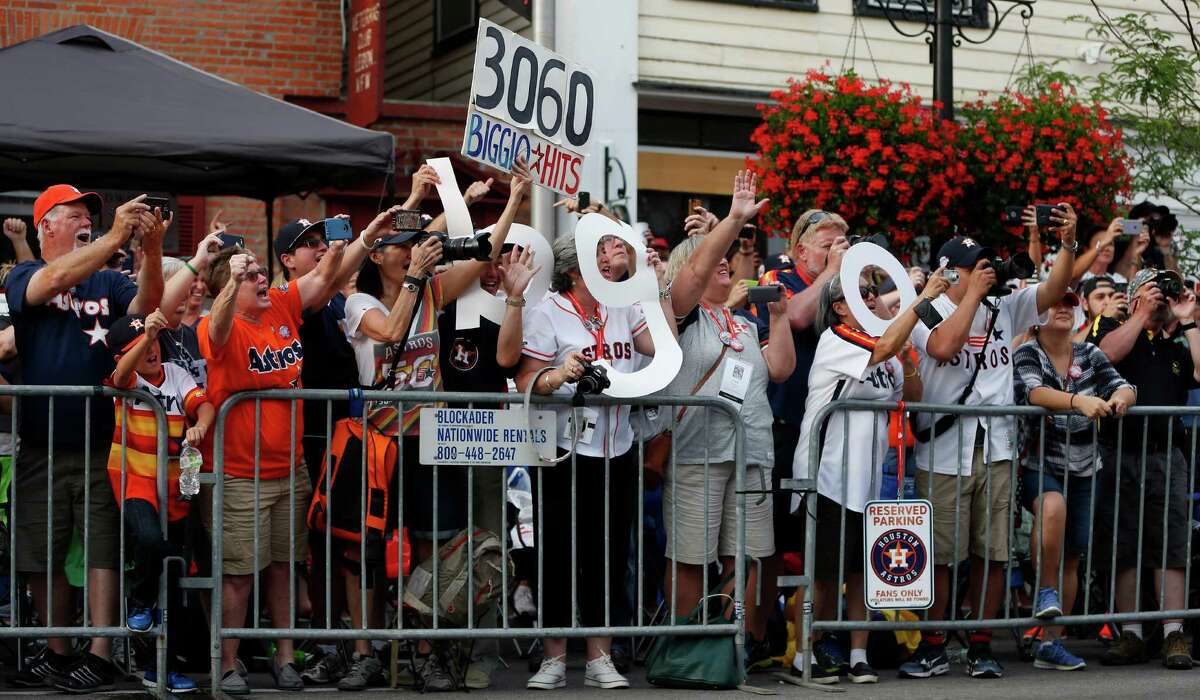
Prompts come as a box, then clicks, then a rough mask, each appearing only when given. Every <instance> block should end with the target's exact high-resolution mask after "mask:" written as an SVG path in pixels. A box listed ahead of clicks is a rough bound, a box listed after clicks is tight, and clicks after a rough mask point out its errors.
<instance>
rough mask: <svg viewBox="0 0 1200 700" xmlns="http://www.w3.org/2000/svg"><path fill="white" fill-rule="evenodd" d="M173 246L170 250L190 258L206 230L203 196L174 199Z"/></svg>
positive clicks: (182, 256)
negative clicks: (174, 234) (174, 235)
mask: <svg viewBox="0 0 1200 700" xmlns="http://www.w3.org/2000/svg"><path fill="white" fill-rule="evenodd" d="M175 203H176V210H175V225H174V226H173V227H172V228H174V229H175V233H176V237H175V246H174V248H173V249H172V250H171V251H170V252H171V253H172V254H174V255H177V256H179V257H181V258H184V259H187V258H190V257H191V255H192V253H194V252H196V246H197V245H199V244H200V241H201V240H203V238H204V236H205V234H206V233H207V232H208V231H207V223H205V220H204V197H177V198H176V200H175Z"/></svg>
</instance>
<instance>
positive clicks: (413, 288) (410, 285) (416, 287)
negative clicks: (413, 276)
mask: <svg viewBox="0 0 1200 700" xmlns="http://www.w3.org/2000/svg"><path fill="white" fill-rule="evenodd" d="M402 286H403V287H404V289H406V290H408V291H410V292H412V293H413V294H416V293H417V292H419V291H421V287H420V286H419V285H417V284H416V283H414V282H409V281H408V280H407V279H405V280H404V284H403V285H402Z"/></svg>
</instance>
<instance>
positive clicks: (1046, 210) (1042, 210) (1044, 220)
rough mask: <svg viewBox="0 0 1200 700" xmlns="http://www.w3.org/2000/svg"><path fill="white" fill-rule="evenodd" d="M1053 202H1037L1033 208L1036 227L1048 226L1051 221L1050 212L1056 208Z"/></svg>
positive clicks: (1050, 224)
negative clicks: (1035, 216) (1035, 215)
mask: <svg viewBox="0 0 1200 700" xmlns="http://www.w3.org/2000/svg"><path fill="white" fill-rule="evenodd" d="M1057 208H1058V207H1056V206H1055V205H1053V204H1038V205H1037V206H1036V207H1034V209H1035V210H1036V212H1037V225H1038V228H1050V227H1051V226H1052V225H1053V223H1051V221H1050V212H1052V211H1054V210H1055V209H1057Z"/></svg>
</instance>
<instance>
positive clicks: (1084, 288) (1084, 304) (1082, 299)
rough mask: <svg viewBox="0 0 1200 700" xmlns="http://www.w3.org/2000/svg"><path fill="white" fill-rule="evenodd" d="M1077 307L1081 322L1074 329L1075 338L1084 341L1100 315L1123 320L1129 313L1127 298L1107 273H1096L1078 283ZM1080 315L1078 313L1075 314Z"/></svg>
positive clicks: (1098, 320)
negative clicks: (1081, 317) (1081, 318)
mask: <svg viewBox="0 0 1200 700" xmlns="http://www.w3.org/2000/svg"><path fill="white" fill-rule="evenodd" d="M1079 308H1080V313H1081V315H1082V316H1083V322H1082V323H1081V324H1080V325H1079V327H1078V328H1076V329H1075V340H1076V341H1077V342H1080V343H1086V342H1087V339H1088V336H1090V335H1091V334H1092V329H1093V328H1095V327H1096V324H1097V323H1099V322H1100V317H1101V316H1107V317H1109V318H1114V319H1116V320H1117V321H1118V322H1119V321H1124V320H1125V317H1126V316H1128V315H1129V298H1128V297H1127V296H1125V292H1124V289H1123V288H1122V291H1117V287H1116V282H1115V281H1114V280H1113V278H1112V277H1109V276H1108V275H1096V276H1094V277H1089V278H1087V279H1085V280H1084V281H1083V282H1082V283H1080V285H1079ZM1077 315H1080V314H1077Z"/></svg>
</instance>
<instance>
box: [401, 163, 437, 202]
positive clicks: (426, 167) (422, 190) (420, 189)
mask: <svg viewBox="0 0 1200 700" xmlns="http://www.w3.org/2000/svg"><path fill="white" fill-rule="evenodd" d="M440 184H442V179H441V178H440V177H438V174H437V171H436V170H434V169H433V166H432V165H430V164H429V163H425V164H423V165H422V166H421V167H420V168H417V172H415V173H413V178H412V194H410V195H408V201H409V203H410V206H415V205H417V204H420V203H421V201H422V200H424V199H425V198H426V197H428V196H429V189H430V188H431V187H434V186H436V185H440Z"/></svg>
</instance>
